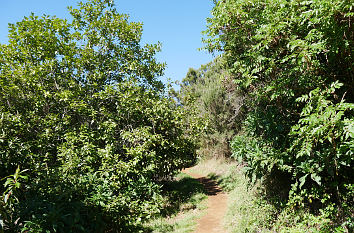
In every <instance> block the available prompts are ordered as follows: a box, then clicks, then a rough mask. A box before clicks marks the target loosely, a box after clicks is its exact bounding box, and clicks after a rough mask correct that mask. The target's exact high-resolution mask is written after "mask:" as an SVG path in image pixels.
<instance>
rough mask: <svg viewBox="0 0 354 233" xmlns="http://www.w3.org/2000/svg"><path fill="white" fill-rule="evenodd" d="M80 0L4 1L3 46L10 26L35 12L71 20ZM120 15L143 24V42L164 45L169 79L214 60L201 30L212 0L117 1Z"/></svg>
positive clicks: (0, 12)
mask: <svg viewBox="0 0 354 233" xmlns="http://www.w3.org/2000/svg"><path fill="white" fill-rule="evenodd" d="M77 2H78V1H77V0H0V43H6V42H7V34H8V23H15V22H17V21H20V20H21V19H22V18H23V17H24V16H28V15H29V14H30V13H31V12H33V13H35V15H43V14H47V15H56V16H57V17H59V18H70V15H69V13H68V11H67V9H66V7H67V6H76V3H77ZM115 4H116V7H117V9H118V11H119V12H120V13H126V14H129V15H130V17H131V20H132V21H139V22H143V23H144V26H143V29H144V31H143V41H142V43H156V42H158V41H160V42H161V43H162V51H161V52H160V53H159V54H158V55H157V59H158V61H161V62H166V63H167V68H166V71H165V76H164V77H163V78H162V79H163V80H166V78H171V79H172V80H181V79H182V78H183V77H184V76H185V74H186V73H187V71H188V68H189V67H193V68H199V66H200V65H202V64H205V63H207V62H209V61H211V60H212V59H213V57H212V55H210V54H208V53H207V52H206V51H198V50H197V49H198V48H200V47H202V46H203V44H202V43H201V38H202V35H201V31H202V30H205V28H206V20H205V19H206V18H207V17H209V16H210V11H211V9H212V7H213V1H212V0H115Z"/></svg>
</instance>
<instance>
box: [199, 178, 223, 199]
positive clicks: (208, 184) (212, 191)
mask: <svg viewBox="0 0 354 233" xmlns="http://www.w3.org/2000/svg"><path fill="white" fill-rule="evenodd" d="M197 180H198V181H199V182H200V183H201V184H203V186H204V189H205V194H206V195H208V196H215V195H217V194H219V193H222V191H223V190H222V189H221V188H220V187H219V185H218V183H217V182H216V181H215V180H213V179H210V178H208V177H201V178H198V179H197Z"/></svg>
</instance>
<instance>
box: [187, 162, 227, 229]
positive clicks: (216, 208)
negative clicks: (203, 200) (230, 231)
mask: <svg viewBox="0 0 354 233" xmlns="http://www.w3.org/2000/svg"><path fill="white" fill-rule="evenodd" d="M183 172H184V173H186V174H188V175H190V176H191V177H193V178H195V179H197V180H198V181H199V182H200V183H202V184H203V185H204V188H205V190H206V192H207V195H208V200H207V201H208V204H207V210H206V211H207V213H206V214H205V215H204V216H203V217H201V218H200V219H199V220H198V222H197V229H196V230H195V231H194V233H213V232H217V233H223V232H226V231H225V229H224V228H223V226H222V220H223V218H224V216H225V214H226V210H227V194H226V193H224V192H222V190H221V189H220V187H219V186H218V185H217V183H216V182H215V181H213V180H211V179H209V178H207V177H203V176H201V175H199V174H195V173H192V172H190V169H188V168H187V169H185V170H184V171H183Z"/></svg>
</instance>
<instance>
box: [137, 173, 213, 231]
mask: <svg viewBox="0 0 354 233" xmlns="http://www.w3.org/2000/svg"><path fill="white" fill-rule="evenodd" d="M164 193H165V208H164V211H163V212H161V215H160V216H159V217H157V218H155V219H152V220H151V221H149V222H147V223H146V224H145V226H144V228H145V232H156V233H157V232H159V233H163V232H174V233H177V232H178V233H182V232H183V233H186V232H191V231H193V230H194V229H195V226H196V221H195V220H196V219H197V218H198V217H200V216H201V215H202V214H203V210H204V209H205V203H204V202H203V201H204V200H205V199H206V198H207V196H206V194H205V191H204V188H203V185H202V184H200V183H199V182H198V181H197V180H195V179H193V178H191V177H190V176H188V175H186V174H184V173H180V174H178V175H177V176H176V177H175V179H174V180H173V181H170V182H166V183H165V184H164Z"/></svg>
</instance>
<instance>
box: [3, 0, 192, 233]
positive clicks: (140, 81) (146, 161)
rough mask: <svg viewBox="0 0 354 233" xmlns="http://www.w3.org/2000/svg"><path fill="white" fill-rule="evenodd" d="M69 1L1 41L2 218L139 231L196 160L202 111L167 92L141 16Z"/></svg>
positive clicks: (12, 224) (10, 226)
mask: <svg viewBox="0 0 354 233" xmlns="http://www.w3.org/2000/svg"><path fill="white" fill-rule="evenodd" d="M69 10H70V14H71V16H72V18H73V19H72V21H70V22H69V21H68V20H63V19H59V18H56V17H49V16H46V15H45V16H43V17H37V16H35V15H30V16H29V17H25V18H24V19H23V20H22V21H21V22H18V23H16V24H12V25H10V30H9V42H8V44H3V45H0V177H5V178H4V179H3V180H2V182H1V187H0V193H2V194H3V195H2V199H1V200H0V216H1V227H3V228H4V229H5V230H7V231H13V232H19V231H21V230H22V231H26V232H108V231H113V232H120V231H123V229H124V232H128V231H131V230H132V229H133V227H134V226H136V225H139V223H140V222H141V221H143V220H144V219H146V218H148V217H150V216H151V215H153V214H154V213H156V212H158V211H159V208H160V204H161V196H160V185H159V184H158V182H157V181H158V180H159V179H161V178H162V177H164V176H169V175H171V174H174V173H175V172H176V171H177V170H179V169H181V168H183V167H185V166H187V165H188V164H190V163H192V162H193V161H194V157H195V144H194V138H193V135H194V132H195V130H196V127H198V124H197V123H198V122H196V121H193V119H190V120H189V121H188V125H187V123H186V122H185V121H183V119H184V118H185V116H186V114H187V112H186V111H185V110H183V109H182V108H180V107H177V106H176V104H175V102H174V101H173V100H172V99H170V98H167V97H166V95H165V93H164V88H163V85H162V83H161V82H160V81H158V80H157V77H158V76H160V75H162V72H163V69H164V64H160V63H158V62H156V60H155V58H154V55H155V53H156V52H158V51H159V45H145V46H141V45H140V39H141V34H142V25H141V23H134V22H129V18H128V16H127V15H124V14H120V13H118V12H117V11H116V9H115V8H114V5H113V2H112V1H108V0H90V1H88V2H87V3H79V8H78V9H73V8H69ZM14 173H15V174H14ZM12 174H14V175H12ZM3 184H5V186H3ZM0 231H1V230H0Z"/></svg>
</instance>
